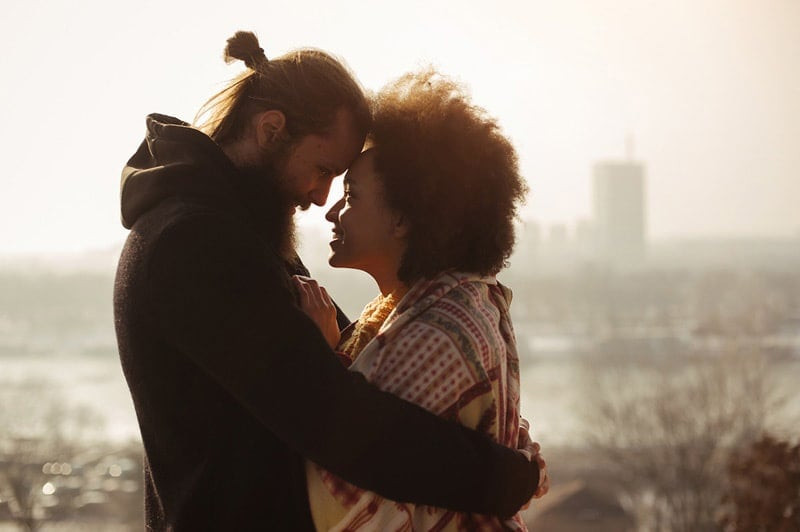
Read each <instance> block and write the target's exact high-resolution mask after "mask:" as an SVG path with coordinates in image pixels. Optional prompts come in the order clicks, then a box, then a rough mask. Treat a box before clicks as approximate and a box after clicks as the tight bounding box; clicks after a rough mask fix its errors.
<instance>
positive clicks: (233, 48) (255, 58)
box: [223, 31, 268, 70]
mask: <svg viewBox="0 0 800 532" xmlns="http://www.w3.org/2000/svg"><path fill="white" fill-rule="evenodd" d="M223 57H224V59H225V62H226V63H232V62H233V61H236V60H237V59H238V60H239V61H244V64H245V65H246V66H247V68H249V69H251V70H256V68H257V67H258V64H259V63H262V62H263V63H266V62H267V61H268V59H267V56H266V55H265V54H264V49H263V48H261V46H259V45H258V37H256V35H255V33H253V32H252V31H237V32H236V33H235V34H234V35H233V37H231V38H230V39H228V44H226V45H225V52H224V55H223Z"/></svg>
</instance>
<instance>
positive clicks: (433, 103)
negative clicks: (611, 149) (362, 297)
mask: <svg viewBox="0 0 800 532" xmlns="http://www.w3.org/2000/svg"><path fill="white" fill-rule="evenodd" d="M525 191H526V189H525V185H524V183H523V181H522V179H521V178H520V176H519V172H518V169H517V162H516V154H515V152H514V149H513V147H512V146H511V144H510V143H509V142H508V140H507V139H506V138H505V137H503V136H502V135H501V134H500V132H499V130H498V127H497V125H496V123H495V122H494V121H493V120H491V119H489V118H488V117H486V115H485V113H484V112H483V110H481V109H479V108H477V107H475V106H473V105H472V104H471V103H470V102H469V100H468V98H467V97H466V96H465V95H464V94H463V92H462V91H461V90H460V89H459V87H458V86H457V85H455V84H454V83H453V82H451V81H448V80H446V79H443V78H442V77H440V76H438V75H437V74H436V73H435V72H433V71H425V72H422V73H418V74H408V75H406V76H404V77H402V78H400V79H399V80H398V81H396V82H395V83H394V84H392V85H390V86H389V87H387V88H385V89H384V90H383V91H381V93H380V94H379V95H378V97H377V99H376V108H375V116H374V125H373V131H372V133H371V136H370V148H369V149H368V150H367V151H365V152H363V153H362V154H361V155H360V156H359V157H358V159H357V160H356V161H355V162H354V163H353V165H352V166H351V167H350V170H349V171H348V172H347V175H346V176H345V180H344V197H343V198H342V199H340V200H339V201H338V202H337V203H336V204H335V205H334V206H333V208H332V209H331V210H330V211H329V212H328V214H327V216H326V218H327V219H328V220H329V221H330V222H332V223H333V240H332V241H331V243H330V246H331V255H330V258H329V262H330V264H331V265H332V266H334V267H339V268H357V269H360V270H363V271H365V272H367V273H369V274H370V275H371V276H372V277H373V278H374V279H375V281H376V282H377V283H378V287H379V289H380V294H379V295H378V296H377V297H376V298H375V300H373V301H372V302H371V303H370V304H369V305H367V307H366V308H365V309H364V312H363V313H362V315H361V317H360V318H359V320H358V321H357V322H356V323H355V324H353V325H351V327H349V328H348V329H346V330H345V331H344V332H343V333H342V335H341V337H340V335H339V332H338V328H337V327H336V321H335V313H334V312H333V310H332V308H333V307H332V305H331V303H330V300H329V298H328V297H327V294H326V293H325V291H324V289H320V288H319V287H318V286H317V285H316V283H314V282H313V281H311V280H307V279H305V280H304V279H297V284H298V289H299V291H300V294H301V302H302V305H303V308H304V310H306V312H307V313H308V314H309V315H310V316H311V317H312V318H313V319H314V320H315V321H316V322H317V324H318V325H319V326H320V328H321V329H322V330H323V332H324V334H325V335H326V337H327V338H328V341H329V342H330V343H331V345H333V346H338V350H339V351H340V352H341V353H342V356H343V358H344V360H345V362H346V363H347V364H348V365H349V367H350V368H351V369H352V370H354V371H359V372H361V373H363V374H364V375H365V376H366V378H367V379H368V380H369V381H370V382H372V383H373V384H375V385H376V386H378V387H379V388H381V389H383V390H384V391H388V392H391V393H394V394H396V395H398V396H400V397H402V398H404V399H406V400H408V401H411V402H414V403H417V404H419V405H420V406H422V407H424V408H426V409H428V410H430V411H432V412H434V413H436V414H438V415H440V416H442V417H445V418H449V419H452V420H454V421H456V422H459V423H461V424H463V425H466V426H469V427H470V428H473V429H475V430H478V431H481V432H484V433H486V434H488V435H490V436H491V437H492V438H494V439H495V440H497V441H499V442H501V443H503V444H505V445H508V446H513V447H516V446H518V444H520V443H523V444H525V443H526V442H528V441H529V440H528V439H527V425H526V424H525V423H524V420H523V422H522V425H523V426H522V427H521V426H520V425H521V421H520V417H519V363H518V359H517V353H516V349H515V342H514V332H513V329H512V326H511V321H510V318H509V304H510V301H511V294H510V291H509V290H508V289H506V288H505V287H503V286H502V285H500V284H499V283H498V282H497V280H496V279H495V277H494V275H495V274H496V273H497V272H498V271H499V270H500V269H501V268H502V267H503V266H504V265H505V261H506V259H507V258H508V257H509V255H510V254H511V251H512V247H513V241H514V231H513V220H514V216H515V213H516V205H517V204H518V203H519V202H520V201H521V200H522V199H523V197H524V194H525ZM538 459H539V460H540V465H541V467H542V468H544V462H543V461H542V460H541V458H540V457H538ZM443 470H444V471H445V473H443V474H446V465H445V464H443ZM542 477H543V483H542V485H541V486H540V490H539V492H538V494H539V496H541V495H542V494H544V492H546V491H547V482H548V481H547V477H546V473H545V474H543V475H542ZM307 478H308V489H309V499H310V503H311V510H312V515H313V517H314V522H315V525H316V526H317V528H318V529H319V530H353V529H359V530H476V529H480V530H483V529H487V530H493V529H503V528H511V529H515V530H525V524H524V522H523V520H522V518H521V517H520V515H519V514H517V515H516V516H514V518H513V519H511V520H509V521H506V522H501V521H500V520H499V519H497V518H494V517H490V516H484V515H476V514H458V513H454V512H450V511H447V510H443V509H438V508H431V507H423V506H414V505H410V504H403V503H398V502H394V501H389V500H386V499H383V498H382V497H380V496H378V495H376V494H374V493H369V492H364V491H362V490H360V489H359V488H356V487H354V486H351V485H349V484H347V483H345V482H343V481H341V480H340V479H338V478H336V477H335V476H334V475H332V474H331V473H329V472H327V471H324V470H322V469H321V468H319V467H318V466H316V465H315V464H313V463H309V464H308V467H307Z"/></svg>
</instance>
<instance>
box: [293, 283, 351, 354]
mask: <svg viewBox="0 0 800 532" xmlns="http://www.w3.org/2000/svg"><path fill="white" fill-rule="evenodd" d="M292 281H293V282H294V285H295V287H296V288H297V293H298V295H299V296H300V308H302V309H303V312H305V313H306V314H307V315H308V317H309V318H311V319H312V320H314V323H316V324H317V327H319V329H320V331H322V335H323V336H324V337H325V340H326V341H327V342H328V345H329V346H331V349H336V345H337V344H338V343H339V339H340V338H341V334H340V333H339V324H338V323H337V322H336V306H335V305H334V304H333V301H331V298H330V296H329V295H328V292H327V291H326V290H325V288H324V287H322V286H320V285H319V283H317V281H315V280H314V279H312V278H310V277H303V276H300V275H295V276H293V277H292Z"/></svg>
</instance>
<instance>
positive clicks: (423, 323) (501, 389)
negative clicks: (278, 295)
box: [307, 272, 526, 531]
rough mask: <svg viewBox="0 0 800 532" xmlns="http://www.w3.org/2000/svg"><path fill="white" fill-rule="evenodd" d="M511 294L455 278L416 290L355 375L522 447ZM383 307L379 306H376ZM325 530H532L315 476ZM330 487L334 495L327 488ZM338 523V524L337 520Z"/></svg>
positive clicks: (314, 470) (311, 472) (471, 278)
mask: <svg viewBox="0 0 800 532" xmlns="http://www.w3.org/2000/svg"><path fill="white" fill-rule="evenodd" d="M510 302H511V292H510V290H508V289H507V288H505V287H504V286H502V285H500V284H499V283H498V282H497V281H496V279H495V278H494V277H480V276H477V275H473V274H467V273H459V272H445V273H443V274H440V275H439V276H437V277H436V278H434V279H432V280H423V281H420V282H418V283H416V284H415V285H414V286H413V287H412V288H411V289H410V290H409V292H408V293H407V294H406V295H405V296H404V297H403V298H402V300H401V301H400V302H399V303H398V304H397V306H396V308H395V309H394V310H393V311H392V312H391V313H390V314H389V315H388V317H387V318H386V319H385V321H384V323H383V325H382V326H381V327H380V328H379V329H378V332H377V334H376V335H375V337H374V338H373V339H372V340H371V341H370V342H369V343H368V344H366V346H365V347H364V349H363V350H362V351H361V352H360V353H358V354H357V356H356V357H355V359H354V361H353V363H352V364H351V366H350V369H351V370H353V371H358V372H360V373H362V374H364V376H365V377H366V378H367V380H369V381H370V382H371V383H373V384H374V385H376V386H377V387H378V388H380V389H381V390H384V391H387V392H391V393H393V394H395V395H397V396H398V397H401V398H403V399H405V400H407V401H410V402H413V403H416V404H418V405H420V406H422V407H424V408H425V409H427V410H429V411H430V412H433V413H434V414H437V415H439V416H441V417H444V418H446V419H450V420H454V421H457V422H459V423H461V424H462V425H465V426H468V427H470V428H472V429H475V430H478V431H480V432H483V433H484V434H487V435H489V436H490V437H491V438H492V439H494V440H495V441H498V442H500V443H502V444H504V445H507V446H509V447H516V446H517V443H518V437H519V436H520V433H519V430H520V416H519V360H518V358H517V350H516V343H515V339H514V331H513V328H512V326H511V319H510V316H509V304H510ZM373 303H374V302H373ZM307 473H308V482H309V498H310V502H311V507H312V514H313V515H314V520H315V523H316V524H317V526H318V527H322V528H329V529H330V530H337V531H344V530H363V531H373V530H374V531H383V530H425V531H433V530H504V529H509V528H510V529H511V530H526V527H525V523H524V522H523V520H522V518H521V517H520V515H519V514H517V515H516V516H514V517H513V518H512V519H510V520H507V521H505V522H502V521H501V520H499V519H498V518H495V517H491V516H486V515H479V514H466V513H458V512H452V511H449V510H445V509H441V508H434V507H430V506H422V505H413V504H405V503H398V502H394V501H390V500H387V499H384V498H383V497H381V496H379V495H377V494H375V493H372V492H368V491H364V490H361V489H360V488H357V487H355V486H353V485H351V484H349V483H347V482H345V481H343V480H341V479H339V478H338V477H336V476H335V475H333V474H331V473H329V472H327V471H325V470H324V469H322V468H321V467H319V466H316V465H314V464H309V466H308V467H307ZM323 488H324V489H323ZM331 516H334V517H333V522H332V521H331Z"/></svg>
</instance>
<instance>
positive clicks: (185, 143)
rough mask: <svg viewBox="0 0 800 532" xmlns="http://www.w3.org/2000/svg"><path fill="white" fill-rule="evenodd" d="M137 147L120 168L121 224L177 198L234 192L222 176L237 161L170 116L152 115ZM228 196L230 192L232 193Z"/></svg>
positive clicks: (129, 224) (202, 134) (203, 136)
mask: <svg viewBox="0 0 800 532" xmlns="http://www.w3.org/2000/svg"><path fill="white" fill-rule="evenodd" d="M146 123H147V133H146V136H145V139H144V141H143V142H142V144H141V145H140V146H139V149H138V150H137V151H136V153H135V154H134V155H133V157H131V158H130V160H129V161H128V163H127V164H126V165H125V168H123V170H122V181H121V183H120V197H121V211H122V225H123V226H124V227H125V228H126V229H130V228H131V227H132V226H133V224H135V223H136V220H138V219H139V218H140V217H141V216H142V215H143V214H144V213H146V212H147V211H149V210H150V209H152V208H154V207H156V206H157V205H158V204H159V203H161V202H162V201H163V200H165V199H167V198H170V197H174V196H184V197H196V198H197V197H200V198H202V197H210V196H217V195H219V194H220V193H224V192H225V191H226V189H230V188H231V187H230V185H228V186H226V183H225V182H224V181H225V180H224V176H225V175H227V174H231V173H235V172H236V169H235V168H234V166H233V163H232V162H231V161H230V159H228V157H227V156H226V155H225V154H224V153H223V152H222V150H221V149H220V147H219V146H218V145H217V144H216V143H215V142H214V141H213V140H211V139H210V138H209V137H208V136H207V135H205V134H204V133H202V132H201V131H198V130H197V129H195V128H193V127H191V126H190V125H189V124H187V123H186V122H183V121H182V120H178V119H177V118H173V117H171V116H165V115H159V114H151V115H149V116H148V117H147V121H146ZM228 192H230V191H229V190H228Z"/></svg>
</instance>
